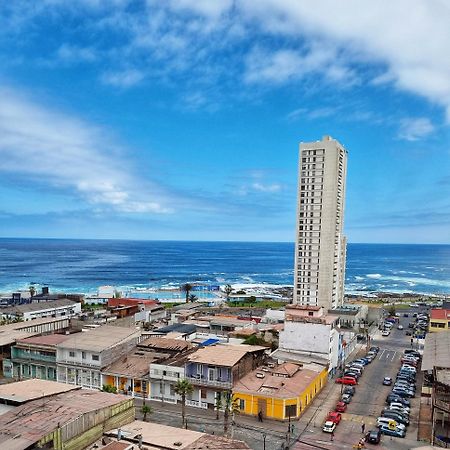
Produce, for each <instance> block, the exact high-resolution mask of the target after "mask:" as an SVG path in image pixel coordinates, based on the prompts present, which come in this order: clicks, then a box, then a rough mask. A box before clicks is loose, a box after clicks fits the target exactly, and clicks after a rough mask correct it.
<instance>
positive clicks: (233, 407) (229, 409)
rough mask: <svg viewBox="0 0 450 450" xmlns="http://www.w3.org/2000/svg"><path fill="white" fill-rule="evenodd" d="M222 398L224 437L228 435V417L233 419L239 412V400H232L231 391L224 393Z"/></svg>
mask: <svg viewBox="0 0 450 450" xmlns="http://www.w3.org/2000/svg"><path fill="white" fill-rule="evenodd" d="M222 398H223V434H224V435H225V436H226V435H227V434H228V425H229V422H230V415H231V417H232V418H233V417H234V414H235V413H238V412H239V404H238V402H239V400H238V399H237V398H233V393H232V392H231V391H225V392H224V393H223V394H222Z"/></svg>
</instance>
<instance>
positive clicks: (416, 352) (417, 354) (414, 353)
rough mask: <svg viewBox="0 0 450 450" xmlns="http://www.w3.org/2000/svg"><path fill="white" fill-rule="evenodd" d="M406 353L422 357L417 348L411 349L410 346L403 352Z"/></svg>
mask: <svg viewBox="0 0 450 450" xmlns="http://www.w3.org/2000/svg"><path fill="white" fill-rule="evenodd" d="M403 353H404V354H405V355H413V356H415V357H416V358H419V359H420V356H421V355H420V353H419V352H418V351H417V350H413V349H410V348H407V349H406V350H405V351H404V352H403Z"/></svg>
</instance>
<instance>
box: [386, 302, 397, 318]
mask: <svg viewBox="0 0 450 450" xmlns="http://www.w3.org/2000/svg"><path fill="white" fill-rule="evenodd" d="M395 312H396V311H395V305H391V306H389V309H388V314H389V315H390V316H395Z"/></svg>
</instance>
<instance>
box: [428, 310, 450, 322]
mask: <svg viewBox="0 0 450 450" xmlns="http://www.w3.org/2000/svg"><path fill="white" fill-rule="evenodd" d="M431 319H441V320H447V319H450V309H432V310H431Z"/></svg>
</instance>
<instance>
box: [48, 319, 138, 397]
mask: <svg viewBox="0 0 450 450" xmlns="http://www.w3.org/2000/svg"><path fill="white" fill-rule="evenodd" d="M139 336H140V331H139V330H136V329H135V328H122V327H114V326H108V325H105V326H101V327H98V328H95V329H92V330H89V331H83V332H81V333H75V334H73V335H71V336H70V338H69V339H67V340H66V341H64V342H61V343H60V344H58V345H57V346H56V366H57V381H59V382H62V383H69V384H75V385H78V386H83V387H86V388H90V389H101V387H102V377H101V371H102V370H103V369H104V368H105V367H107V366H109V365H110V364H112V363H113V362H114V361H115V360H117V359H119V358H121V357H123V356H124V355H127V354H128V353H129V352H130V351H131V350H132V349H133V348H134V347H135V346H136V344H137V342H138V339H139Z"/></svg>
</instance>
